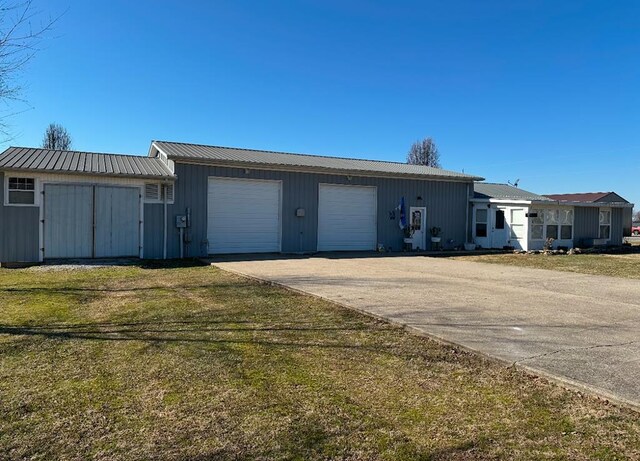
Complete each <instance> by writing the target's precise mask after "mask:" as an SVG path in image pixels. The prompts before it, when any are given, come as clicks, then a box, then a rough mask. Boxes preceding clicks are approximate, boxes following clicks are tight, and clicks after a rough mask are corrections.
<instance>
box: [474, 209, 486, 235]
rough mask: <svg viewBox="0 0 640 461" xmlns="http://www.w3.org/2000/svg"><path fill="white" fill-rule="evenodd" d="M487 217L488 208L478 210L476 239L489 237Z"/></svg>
mask: <svg viewBox="0 0 640 461" xmlns="http://www.w3.org/2000/svg"><path fill="white" fill-rule="evenodd" d="M487 216H488V213H487V209H486V208H477V209H476V237H486V236H487Z"/></svg>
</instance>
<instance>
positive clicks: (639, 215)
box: [633, 210, 640, 222]
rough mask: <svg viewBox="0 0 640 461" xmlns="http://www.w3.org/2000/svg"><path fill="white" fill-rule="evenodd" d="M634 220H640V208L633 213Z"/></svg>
mask: <svg viewBox="0 0 640 461" xmlns="http://www.w3.org/2000/svg"><path fill="white" fill-rule="evenodd" d="M633 222H640V210H637V211H636V212H635V213H634V214H633Z"/></svg>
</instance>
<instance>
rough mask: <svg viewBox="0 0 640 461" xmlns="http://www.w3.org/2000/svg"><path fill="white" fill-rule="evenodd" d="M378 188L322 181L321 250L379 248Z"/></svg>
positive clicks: (319, 247) (319, 195) (319, 249)
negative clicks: (377, 240) (377, 245)
mask: <svg viewBox="0 0 640 461" xmlns="http://www.w3.org/2000/svg"><path fill="white" fill-rule="evenodd" d="M376 202H377V199H376V188H375V187H368V186H342V185H337V184H320V189H319V193H318V251H342V250H375V248H376V239H377V231H376V227H377V219H376V217H377V211H376V208H377V207H376Z"/></svg>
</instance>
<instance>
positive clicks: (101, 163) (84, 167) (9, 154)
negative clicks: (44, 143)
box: [0, 147, 174, 178]
mask: <svg viewBox="0 0 640 461" xmlns="http://www.w3.org/2000/svg"><path fill="white" fill-rule="evenodd" d="M0 170H13V171H32V172H46V173H66V174H70V173H72V174H92V175H104V176H130V177H144V178H173V177H174V174H173V172H172V171H171V170H170V169H169V167H168V166H167V164H166V163H164V162H163V161H162V160H161V159H159V158H151V157H143V156H139V155H123V154H100V153H95V152H77V151H62V150H50V149H37V148H30V147H9V148H8V149H7V150H5V151H4V152H3V153H2V154H0Z"/></svg>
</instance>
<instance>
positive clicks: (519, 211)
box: [509, 208, 527, 250]
mask: <svg viewBox="0 0 640 461" xmlns="http://www.w3.org/2000/svg"><path fill="white" fill-rule="evenodd" d="M525 213H526V211H525V209H524V208H511V210H510V215H511V216H510V219H509V233H510V240H511V246H513V247H514V248H516V249H517V250H526V249H527V238H526V231H525V229H526V227H525V223H526V219H527V218H526V216H525Z"/></svg>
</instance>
